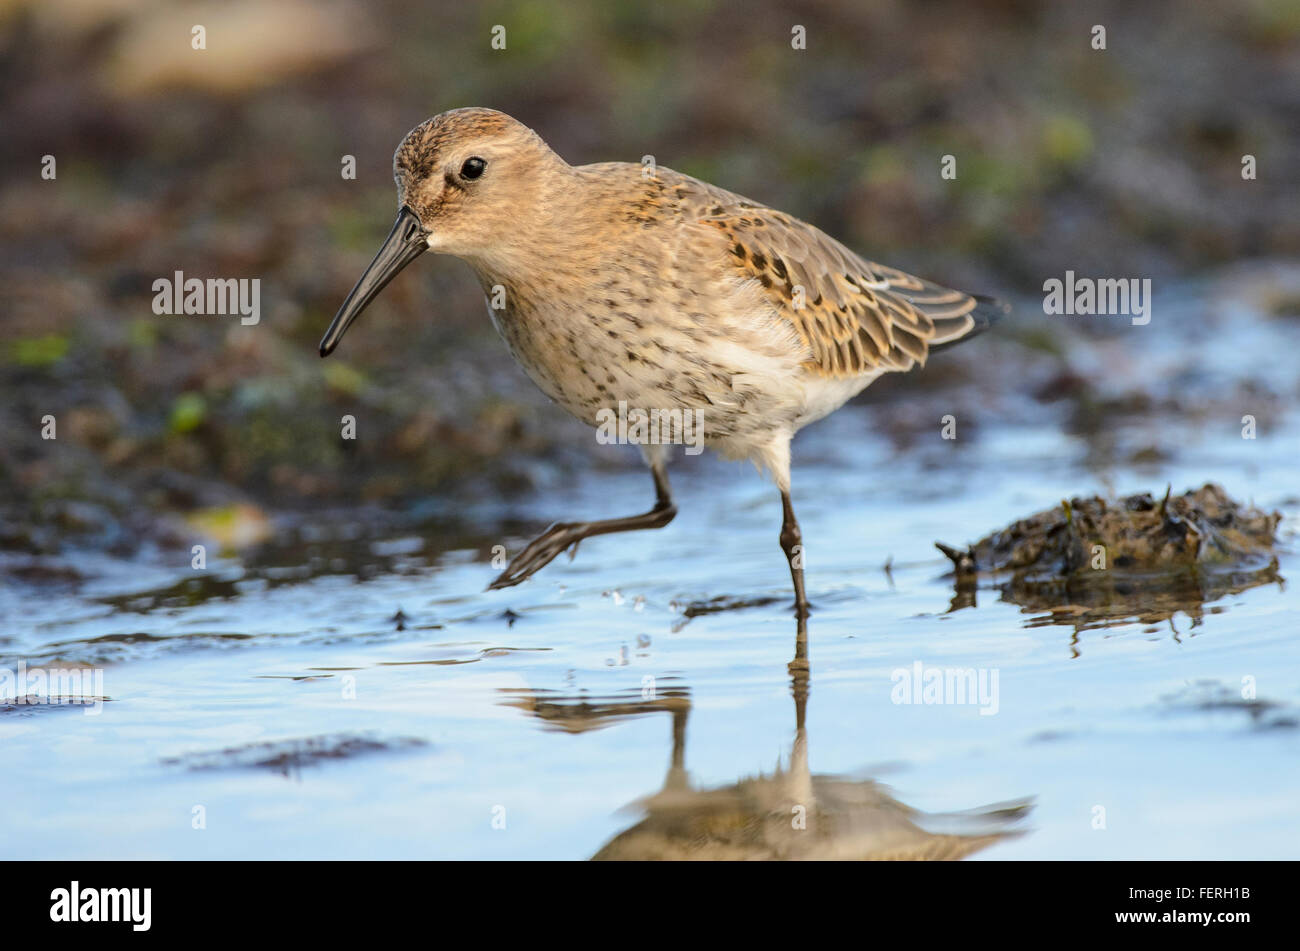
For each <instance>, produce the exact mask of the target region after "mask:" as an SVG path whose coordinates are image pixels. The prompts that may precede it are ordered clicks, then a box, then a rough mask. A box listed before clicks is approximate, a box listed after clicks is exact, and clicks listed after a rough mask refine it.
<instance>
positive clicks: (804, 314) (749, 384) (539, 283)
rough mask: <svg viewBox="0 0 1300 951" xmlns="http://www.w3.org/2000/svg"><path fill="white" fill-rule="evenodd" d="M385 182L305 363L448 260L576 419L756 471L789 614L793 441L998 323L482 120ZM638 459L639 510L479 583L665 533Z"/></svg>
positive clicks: (651, 171) (948, 296) (537, 546)
mask: <svg viewBox="0 0 1300 951" xmlns="http://www.w3.org/2000/svg"><path fill="white" fill-rule="evenodd" d="M393 174H394V178H395V179H396V182H397V196H398V206H399V211H398V214H397V222H396V223H395V224H394V225H393V230H392V232H391V233H390V234H389V236H388V238H387V240H386V241H385V242H384V245H383V247H382V248H380V250H379V253H378V254H377V255H376V256H375V259H374V260H373V261H372V262H371V263H370V266H369V267H368V268H367V269H366V271H365V273H364V274H362V276H361V279H360V280H359V281H358V282H357V285H356V287H354V288H353V289H352V293H351V294H349V295H348V297H347V300H345V301H344V302H343V306H342V307H341V308H340V309H339V312H338V314H337V315H336V316H335V318H334V322H333V323H332V324H331V325H330V328H329V330H328V331H327V332H326V333H325V336H324V338H323V339H322V340H321V344H320V352H321V356H327V355H328V354H329V353H330V352H332V351H333V350H334V348H335V347H336V346H338V343H339V340H340V339H341V338H342V337H343V334H344V333H345V332H346V331H347V329H348V327H349V326H350V325H351V324H352V323H353V321H355V320H356V318H357V315H358V314H360V313H361V312H362V311H363V310H364V309H365V308H366V306H367V305H368V304H369V303H370V302H371V301H372V300H373V299H374V298H375V296H376V295H377V294H378V293H379V292H380V290H382V289H383V287H384V286H385V285H386V284H387V283H388V282H389V281H390V280H392V278H393V277H394V275H396V274H397V272H398V271H400V270H401V269H402V268H404V267H405V266H406V265H407V264H409V263H410V262H411V261H413V260H414V259H415V258H416V257H418V256H419V255H420V254H423V253H424V252H425V251H430V250H432V251H437V252H441V253H443V254H452V255H455V256H456V257H459V258H461V259H463V260H464V261H466V262H467V263H468V264H469V265H470V267H472V268H473V269H474V272H475V274H477V276H478V279H479V282H480V283H481V284H482V286H483V289H484V293H485V294H486V296H487V299H488V313H489V315H490V316H491V318H492V322H493V323H494V324H495V326H496V328H497V330H498V331H499V332H500V334H501V336H502V337H503V338H504V339H505V342H506V345H507V346H508V347H509V348H510V352H511V353H512V354H513V355H514V358H515V359H516V360H517V361H518V362H519V363H520V365H521V366H522V367H523V368H524V370H525V371H526V372H527V373H528V375H529V376H530V377H531V378H532V379H533V381H534V382H535V383H536V384H537V385H538V386H539V387H541V389H542V391H543V392H544V393H545V394H546V395H547V396H549V397H550V398H551V399H552V400H554V401H555V402H557V403H559V404H560V405H561V406H563V407H564V408H565V409H566V410H568V411H569V412H570V413H572V414H573V415H574V416H576V417H578V418H579V419H581V420H583V421H585V422H587V423H589V424H591V425H593V426H597V425H600V423H601V421H602V419H606V418H608V417H607V415H604V414H602V411H604V413H605V414H608V413H609V412H611V411H617V410H619V409H620V408H622V409H623V410H624V411H625V412H626V408H627V407H633V408H637V409H640V410H642V411H644V412H646V413H651V412H656V411H657V412H660V413H664V414H672V413H675V412H676V413H682V412H685V411H690V412H691V413H692V414H693V415H692V417H691V418H693V419H697V420H699V421H700V422H701V425H702V429H703V436H704V444H705V445H706V446H708V447H709V448H711V449H714V450H716V451H717V452H719V453H720V454H721V455H723V456H724V457H726V458H730V459H749V460H752V461H753V462H754V463H755V464H756V465H758V466H759V467H760V469H766V470H767V471H768V472H770V473H771V475H772V478H773V479H774V481H775V482H776V485H777V488H778V489H780V491H781V505H782V510H783V520H782V525H781V535H780V540H781V547H782V549H783V550H784V552H785V555H786V560H787V561H788V562H789V565H790V574H791V578H792V579H793V582H794V592H795V605H796V609H797V613H798V615H799V617H800V618H802V617H804V616H806V614H807V612H808V599H807V595H806V593H805V590H804V572H803V558H802V557H801V555H802V541H801V536H800V532H799V523H798V522H797V521H796V520H795V515H794V509H793V507H792V506H791V504H790V440H791V438H792V437H793V436H794V434H795V433H796V432H798V430H799V429H800V428H802V427H803V426H806V425H807V424H809V423H811V422H814V421H815V420H818V419H821V418H822V417H823V416H825V415H827V414H828V413H830V412H832V411H833V410H835V409H838V408H839V407H840V406H842V405H843V404H844V403H845V402H846V401H847V400H849V399H850V398H852V397H853V396H855V395H856V394H857V393H859V392H861V391H862V390H863V389H864V388H865V387H866V386H867V385H868V384H870V383H871V382H872V381H873V380H875V379H876V378H877V377H879V376H881V375H882V374H885V373H895V372H903V371H907V370H911V369H912V368H913V367H917V366H920V365H922V364H924V363H925V360H926V357H927V355H928V354H930V353H932V352H934V350H935V349H937V348H938V347H941V346H946V345H948V344H951V343H955V342H957V341H959V340H963V339H965V338H967V337H970V336H972V335H973V334H975V333H977V332H979V331H980V330H983V329H984V328H986V327H987V326H988V325H989V323H990V322H991V321H992V320H994V319H995V318H997V317H998V316H1000V315H1001V314H1002V313H1003V312H1004V308H1003V306H1002V305H1001V304H999V303H997V302H996V301H993V300H991V299H989V298H984V297H977V296H972V295H970V294H964V293H962V292H960V291H954V290H949V289H948V288H945V287H940V286H938V285H936V284H931V283H930V282H929V281H925V280H922V279H920V278H917V277H913V276H912V275H910V274H905V273H903V272H902V271H899V270H896V269H894V268H891V267H886V266H884V265H881V264H876V263H874V262H871V261H868V260H866V259H864V258H861V257H859V256H858V255H856V254H854V253H853V252H852V251H850V250H849V249H848V248H846V247H844V246H843V245H842V244H840V243H839V242H838V241H836V240H835V239H834V238H831V237H830V236H829V235H827V234H825V233H823V232H821V231H819V230H818V229H817V228H815V227H813V226H812V225H809V224H806V223H804V222H802V221H800V220H798V219H797V218H793V217H791V216H790V215H787V214H785V213H783V212H780V211H776V210H774V209H771V208H767V207H764V206H763V205H760V204H758V203H757V202H754V201H750V200H749V199H747V198H743V197H741V196H740V195H736V194H733V193H732V192H728V191H724V190H723V189H721V188H717V187H716V186H713V185H709V184H707V183H706V182H702V181H699V180H698V179H694V178H691V177H690V176H689V175H683V174H681V173H679V172H674V171H672V170H670V169H668V168H664V167H663V166H659V167H654V166H652V165H650V164H642V165H636V164H630V163H624V162H604V163H600V164H595V165H579V166H574V165H569V164H568V163H567V162H565V161H564V160H563V159H562V158H560V157H559V156H558V155H556V154H555V152H553V151H551V149H550V148H549V147H548V146H547V145H546V143H545V142H543V141H542V139H541V138H540V137H539V136H538V135H537V134H536V133H535V132H533V131H532V130H531V129H529V128H527V127H526V126H524V125H522V124H521V123H519V122H517V121H515V120H514V119H512V118H510V117H509V116H507V115H505V114H503V113H500V112H496V111H494V110H491V109H480V108H467V109H455V110H452V111H450V112H444V113H443V114H441V115H439V116H435V117H434V118H432V119H429V120H428V121H426V122H423V123H421V124H420V125H418V126H416V127H415V128H414V129H412V130H411V132H410V133H409V134H408V135H407V136H406V138H405V139H403V140H402V143H401V145H399V146H398V148H397V152H396V154H395V155H394V157H393ZM620 404H622V406H621V407H620ZM640 448H641V450H642V453H643V455H644V456H645V459H646V462H647V463H648V464H649V466H650V470H651V472H652V473H653V475H654V484H655V504H654V506H653V508H651V509H650V510H649V511H648V512H645V513H643V514H641V515H633V516H629V517H627V518H616V519H607V520H603V521H594V522H558V523H556V524H554V525H552V526H551V527H550V528H548V529H547V530H546V531H545V532H544V533H542V534H541V535H540V536H539V537H538V538H536V539H534V540H533V541H532V542H531V543H530V544H529V545H528V547H526V548H525V549H524V550H523V551H522V552H521V553H520V554H519V555H518V556H517V557H515V558H514V559H513V560H512V561H511V562H510V564H509V565H508V566H507V567H506V569H505V571H503V572H502V573H501V575H500V576H499V577H498V578H497V579H496V580H495V581H493V583H492V585H491V587H493V588H503V587H507V586H509V585H514V584H518V583H519V582H521V581H523V580H524V579H525V578H528V577H529V576H531V575H532V574H533V573H534V572H536V571H537V570H538V569H539V568H541V567H542V566H544V565H546V564H547V563H549V562H550V561H551V560H552V559H553V558H555V556H556V555H558V554H559V553H560V552H562V551H564V550H566V549H568V548H570V547H571V546H576V545H577V543H578V542H580V541H582V540H583V539H584V538H590V537H591V536H593V535H604V534H608V533H611V532H624V531H633V530H637V529H645V528H660V527H662V526H664V525H667V524H668V523H669V522H670V521H672V519H673V516H674V515H675V514H676V512H677V508H676V506H675V505H674V504H673V500H672V496H671V494H670V491H669V486H668V474H667V471H666V469H665V446H664V445H662V444H644V445H641V447H640Z"/></svg>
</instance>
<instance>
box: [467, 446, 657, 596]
mask: <svg viewBox="0 0 1300 951" xmlns="http://www.w3.org/2000/svg"><path fill="white" fill-rule="evenodd" d="M650 471H651V473H653V474H654V478H655V504H654V508H652V509H651V510H650V511H648V512H644V513H642V514H641V515H630V516H628V517H627V518H609V519H605V520H603V521H600V522H556V523H555V524H554V525H552V526H551V527H550V528H548V529H547V530H546V531H544V532H542V534H540V535H538V536H537V537H536V538H534V539H533V540H532V541H531V542H529V543H528V547H527V548H525V549H524V550H523V551H521V552H520V553H519V554H518V555H516V556H515V557H514V558H513V559H511V561H510V564H509V565H507V566H506V570H505V571H503V572H501V574H500V576H498V578H497V579H496V580H495V581H493V582H492V583H491V584H490V585H488V590H489V591H491V590H492V589H494V588H509V587H510V586H511V585H516V584H519V582H521V581H523V580H524V579H526V578H530V577H532V576H533V575H534V574H536V573H537V571H538V570H539V569H541V568H543V567H545V566H546V565H548V564H550V563H551V560H552V559H554V558H555V556H556V555H558V554H559V553H560V552H562V551H564V550H565V549H566V548H568V547H570V546H574V547H575V550H576V546H577V544H578V542H580V541H582V540H583V539H584V538H591V537H592V536H593V535H609V534H612V533H613V532H634V531H638V530H640V529H643V528H663V527H664V526H665V525H667V524H668V523H669V522H671V521H672V520H673V516H675V515H676V514H677V506H676V505H674V504H673V497H672V493H671V491H670V490H669V487H668V470H667V469H666V468H664V464H663V463H662V462H661V461H658V460H656V461H655V462H653V463H651V466H650Z"/></svg>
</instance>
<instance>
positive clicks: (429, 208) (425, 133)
mask: <svg viewBox="0 0 1300 951" xmlns="http://www.w3.org/2000/svg"><path fill="white" fill-rule="evenodd" d="M565 168H567V166H566V165H565V163H564V161H563V160H562V159H561V158H560V157H559V156H557V155H556V154H555V153H554V152H552V151H551V150H550V148H549V147H547V145H546V143H545V142H543V141H542V139H541V138H540V137H539V136H538V135H537V134H536V133H535V132H533V131H532V130H531V129H529V128H528V127H527V126H524V125H523V124H521V123H519V122H516V121H515V120H514V119H512V118H510V116H508V115H506V114H505V113H503V112H497V111H495V110H493V109H480V108H467V109H453V110H452V111H450V112H444V113H442V114H441V115H437V116H434V117H433V118H432V119H429V120H427V121H425V122H422V123H420V124H419V125H418V126H416V127H415V128H414V129H412V130H411V131H410V132H408V133H407V135H406V138H404V139H403V140H402V144H401V145H399V146H398V147H397V151H396V152H395V153H394V154H393V178H394V180H395V181H396V183H397V205H398V212H397V221H396V222H395V223H394V225H393V230H392V231H391V232H390V233H389V235H388V238H387V239H386V240H385V241H384V244H383V247H381V248H380V249H379V253H378V254H376V255H375V259H374V260H373V261H371V262H370V266H369V267H368V268H366V270H365V273H364V274H362V275H361V279H360V280H359V281H357V284H356V286H355V287H354V288H353V289H352V293H350V294H349V295H348V297H347V300H345V301H344V302H343V306H342V307H341V308H339V312H338V314H337V315H335V317H334V322H333V323H332V324H330V327H329V330H327V331H326V332H325V336H324V337H323V338H322V339H321V343H320V353H321V356H322V357H324V356H328V355H329V354H330V353H331V352H332V351H333V350H334V348H335V347H336V346H338V342H339V341H340V340H341V339H342V338H343V334H344V333H345V332H346V331H347V329H348V327H349V326H350V325H351V324H352V322H353V321H354V320H356V318H357V317H358V316H359V315H360V314H361V312H362V311H363V310H365V308H366V306H367V305H368V304H369V303H370V302H371V301H372V300H374V299H375V297H376V296H378V294H379V292H380V291H381V290H383V288H384V286H385V285H386V284H387V283H388V282H389V281H391V280H392V279H393V277H394V276H396V274H397V272H398V271H400V270H401V269H402V268H404V267H406V265H408V264H410V263H411V261H413V260H415V259H416V258H417V257H419V255H421V254H422V253H424V252H425V251H430V250H432V251H438V252H441V253H444V254H454V255H456V256H458V257H461V258H465V259H466V260H469V261H471V262H475V261H482V262H485V263H488V264H491V263H493V262H494V260H496V259H499V258H502V257H503V256H508V255H509V253H510V248H511V247H512V244H513V243H514V242H512V239H513V238H516V237H517V236H518V231H519V222H520V221H521V220H522V219H524V218H526V217H527V216H528V215H529V213H530V211H531V210H532V209H533V208H534V207H535V206H536V205H537V204H538V203H539V202H540V201H541V198H540V196H541V195H542V194H543V193H544V191H545V188H546V186H547V184H548V183H549V182H551V181H552V180H553V178H554V176H555V174H556V173H557V172H558V171H559V170H561V169H565Z"/></svg>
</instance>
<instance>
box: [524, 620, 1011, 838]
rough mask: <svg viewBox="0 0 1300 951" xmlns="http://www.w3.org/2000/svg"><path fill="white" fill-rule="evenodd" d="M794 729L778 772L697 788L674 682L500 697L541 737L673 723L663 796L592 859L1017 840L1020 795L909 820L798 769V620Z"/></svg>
mask: <svg viewBox="0 0 1300 951" xmlns="http://www.w3.org/2000/svg"><path fill="white" fill-rule="evenodd" d="M789 669H790V685H791V694H792V696H793V698H794V709H795V733H794V743H793V746H792V747H791V751H790V757H789V761H788V764H787V765H786V766H785V768H782V767H781V766H780V765H778V767H777V769H776V770H775V772H773V773H772V774H770V775H758V776H752V777H746V778H743V779H741V780H740V781H739V782H737V783H734V784H732V785H730V786H721V787H716V788H711V789H709V788H698V787H695V786H692V785H691V782H690V777H689V775H688V773H687V771H686V721H687V718H688V717H689V715H690V710H691V702H690V693H689V690H688V689H686V688H685V687H682V686H680V685H678V684H677V683H675V682H669V683H668V684H667V685H666V686H665V687H663V688H661V689H656V691H655V692H654V695H653V696H643V695H642V694H641V693H638V692H629V693H627V694H623V695H616V696H611V697H604V698H579V697H565V696H559V695H554V694H553V693H552V692H550V691H536V690H511V691H508V693H509V694H511V696H510V698H509V699H508V700H507V701H506V703H508V704H509V705H511V706H514V707H517V708H519V709H522V710H525V711H527V712H528V713H530V714H532V715H533V716H536V717H538V718H539V719H541V720H543V721H544V722H545V723H546V724H547V726H548V727H549V728H551V729H555V730H561V731H564V732H568V733H581V732H585V731H588V730H592V729H599V728H601V727H604V726H608V725H610V724H612V723H614V722H616V721H617V720H619V719H621V718H624V717H634V716H644V715H647V714H651V713H656V712H664V713H668V714H670V715H671V717H672V758H671V760H670V763H669V767H668V774H667V776H666V777H665V779H664V784H663V788H662V789H660V790H659V791H658V792H656V793H654V794H652V795H650V796H648V797H646V798H645V799H642V800H640V801H638V802H637V803H635V804H634V805H635V807H637V808H638V809H639V810H640V811H641V813H642V818H641V820H640V821H639V822H637V823H636V824H635V825H632V826H630V827H629V828H627V829H625V830H624V831H623V832H620V833H619V834H618V835H616V836H614V838H612V839H611V840H610V841H609V842H607V843H605V845H604V846H602V847H601V848H600V850H599V851H597V852H596V854H595V855H593V856H592V858H593V859H637V860H647V859H673V860H682V859H720V860H738V859H876V860H881V859H904V860H946V859H961V858H965V857H966V856H968V855H970V854H972V853H974V852H978V851H980V850H981V849H985V848H988V847H989V846H991V845H993V844H995V843H997V842H1001V841H1003V840H1005V839H1009V838H1012V837H1014V836H1017V835H1021V834H1023V829H1021V828H1020V826H1021V824H1022V821H1023V820H1024V819H1025V817H1026V816H1027V815H1028V813H1029V811H1030V809H1031V808H1032V803H1031V801H1030V800H1028V799H1023V800H1017V801H1014V802H1007V803H1000V804H996V805H990V806H985V807H983V808H979V809H973V810H970V811H967V812H961V813H949V814H929V813H923V812H919V811H917V810H915V809H912V808H911V807H909V806H907V805H905V804H904V803H902V802H899V801H898V800H897V799H896V798H894V796H893V794H892V793H891V791H890V790H889V788H888V787H886V786H884V785H881V784H880V783H877V782H875V781H873V780H870V779H852V778H845V777H838V776H827V775H817V774H814V773H813V772H812V771H811V770H810V769H809V765H808V731H807V726H806V712H807V705H808V695H809V687H810V683H811V667H810V665H809V662H808V636H807V621H806V620H805V619H803V618H800V619H799V620H798V628H797V634H796V642H795V657H794V660H792V661H791V663H790V668H789Z"/></svg>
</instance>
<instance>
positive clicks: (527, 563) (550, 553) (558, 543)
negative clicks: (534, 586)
mask: <svg viewBox="0 0 1300 951" xmlns="http://www.w3.org/2000/svg"><path fill="white" fill-rule="evenodd" d="M586 531H587V523H586V522H556V523H555V524H554V525H552V526H551V527H550V528H548V529H547V530H546V531H544V532H542V534H540V535H538V536H537V537H536V538H534V539H533V540H532V541H531V542H529V543H528V547H527V548H525V549H524V550H523V551H521V552H520V553H519V554H518V555H516V556H515V557H514V558H512V559H511V560H510V564H508V565H506V570H505V571H503V572H501V574H500V575H498V576H497V578H496V580H495V581H493V582H492V583H491V584H490V585H488V587H487V589H488V590H489V591H495V590H496V589H498V588H509V587H512V586H514V585H517V584H519V582H521V581H524V580H526V579H528V578H531V577H532V576H533V575H535V574H536V573H537V572H538V571H540V570H541V569H542V568H544V567H546V566H547V565H549V564H550V563H551V562H552V561H553V560H554V559H555V557H556V556H557V555H558V554H560V552H562V551H564V550H565V549H566V548H569V547H572V549H573V550H572V552H570V554H569V559H570V560H572V559H573V556H574V555H576V554H577V553H578V543H579V542H580V541H582V540H583V539H584V538H586V537H587V535H586Z"/></svg>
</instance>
